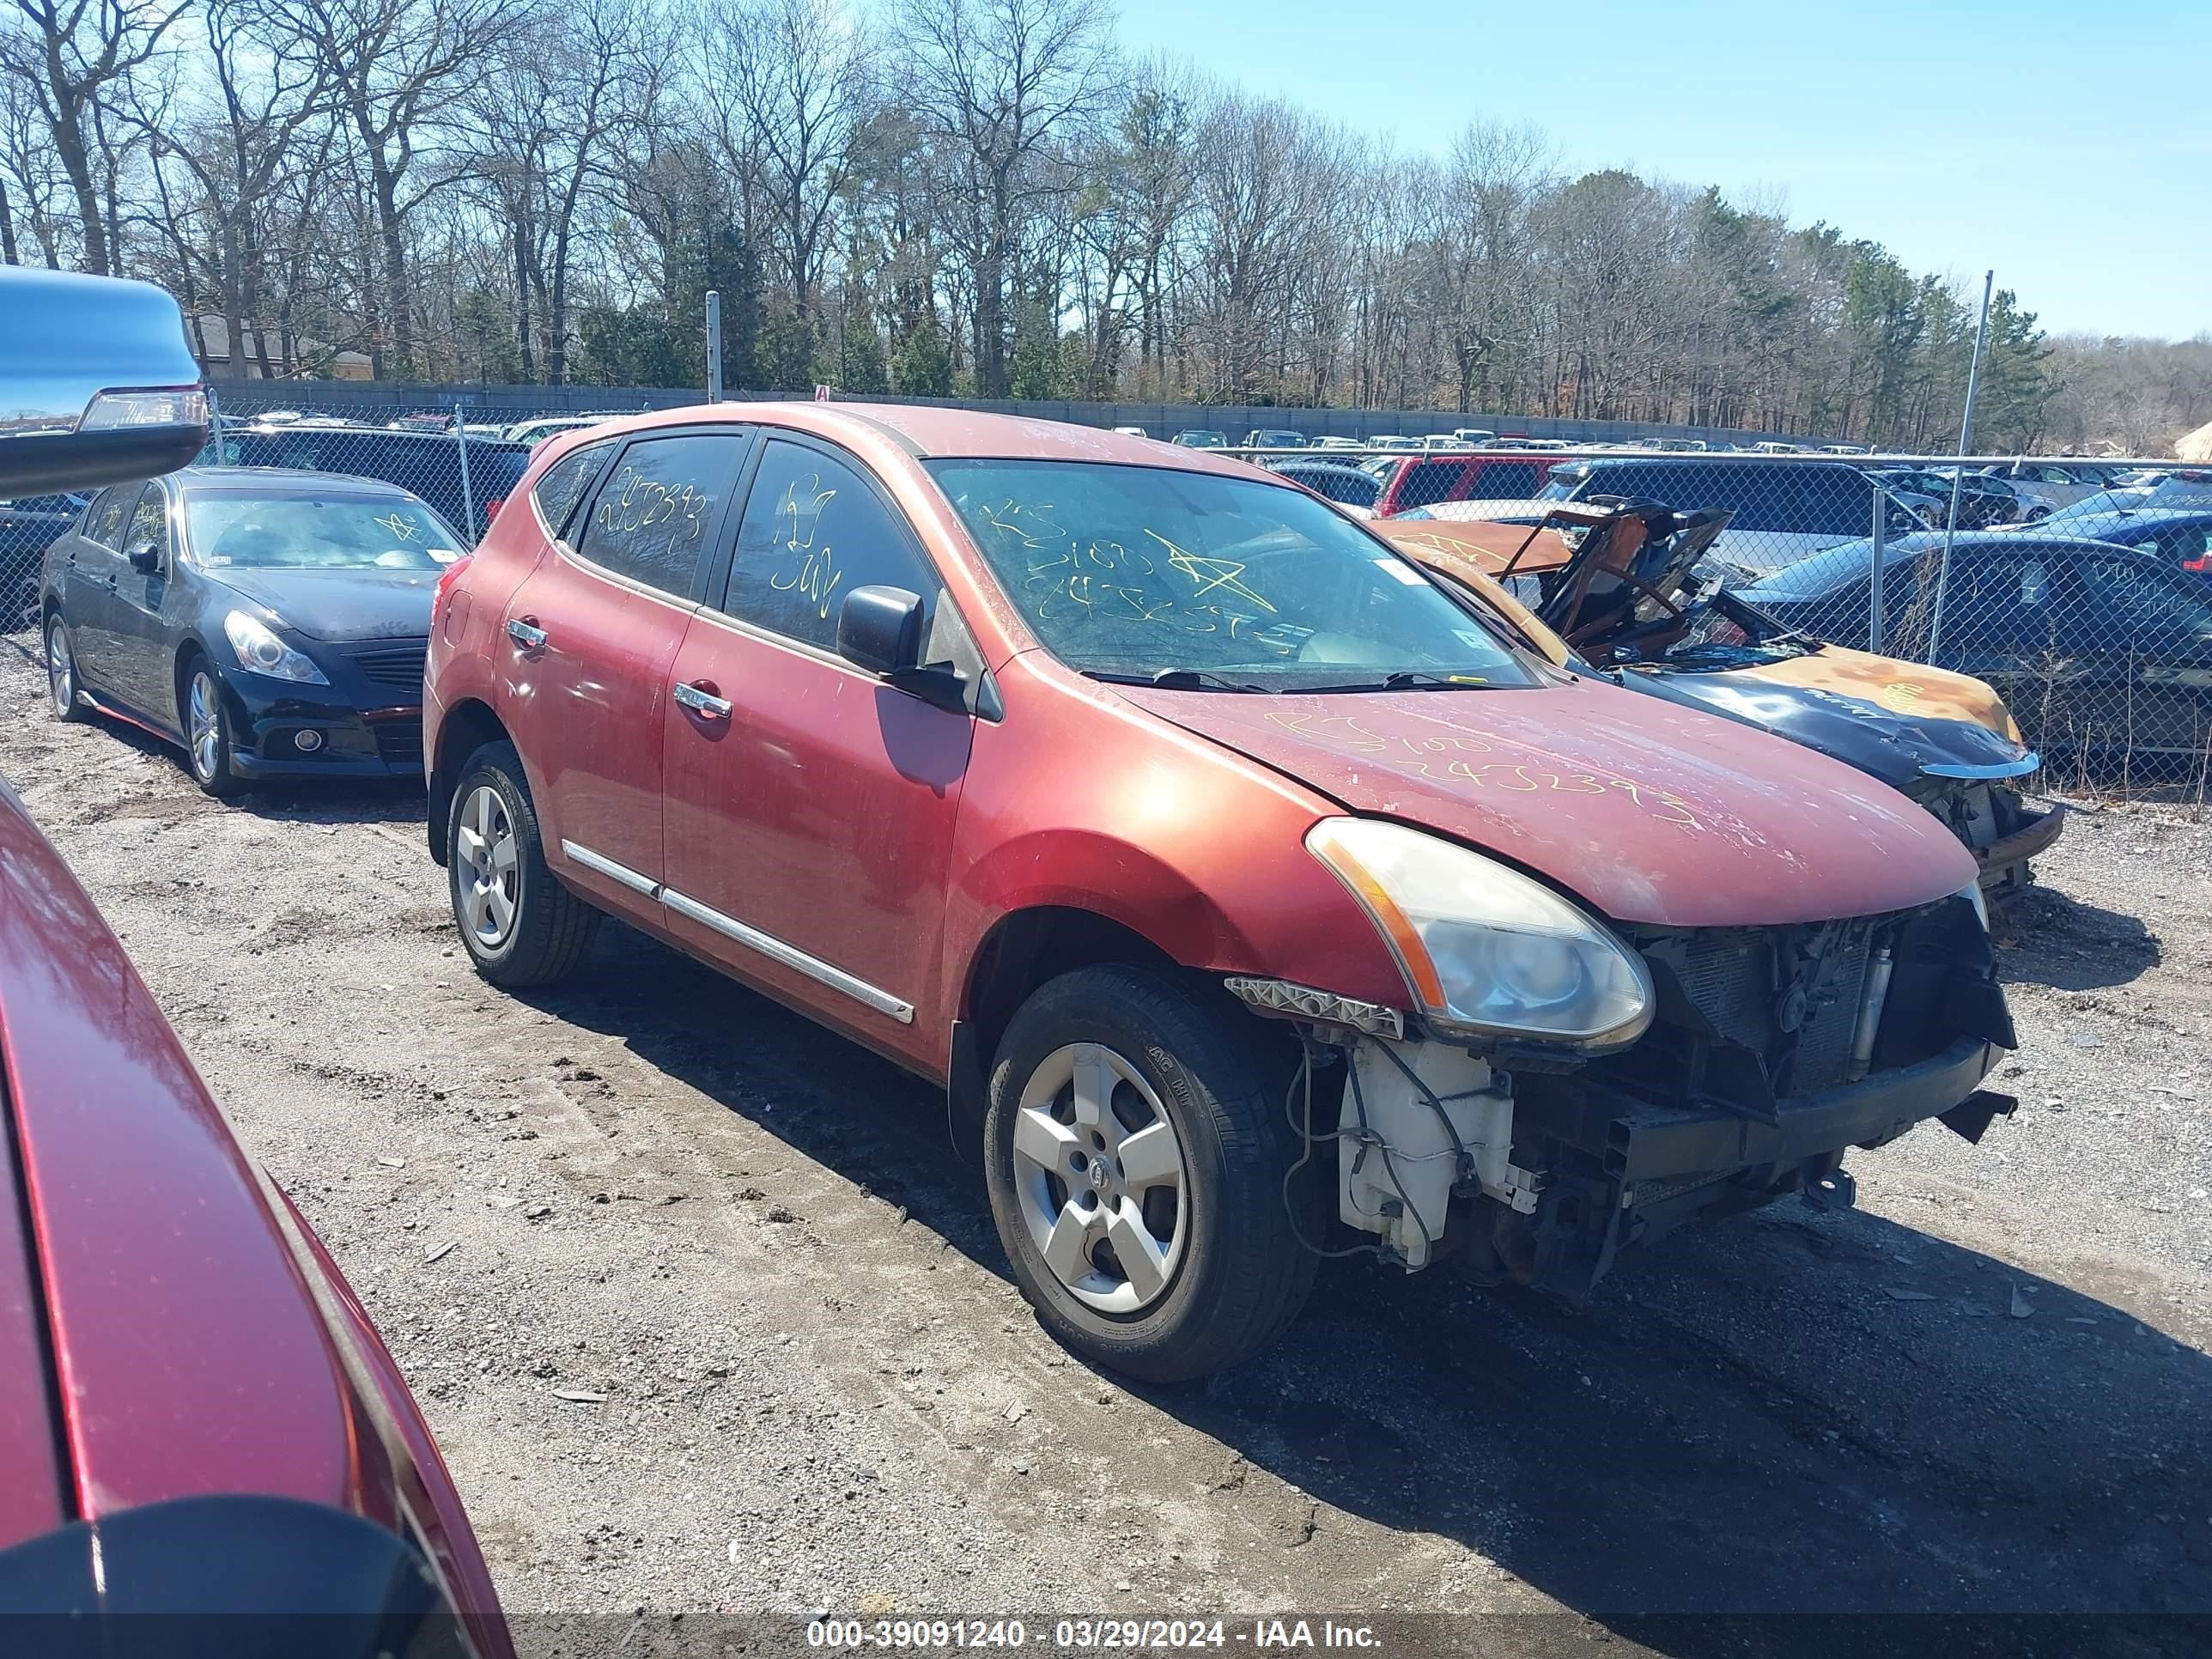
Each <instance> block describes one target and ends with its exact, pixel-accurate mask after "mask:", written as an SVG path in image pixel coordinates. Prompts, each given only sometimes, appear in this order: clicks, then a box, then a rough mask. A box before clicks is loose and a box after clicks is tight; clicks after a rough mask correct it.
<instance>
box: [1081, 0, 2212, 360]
mask: <svg viewBox="0 0 2212 1659" xmlns="http://www.w3.org/2000/svg"><path fill="white" fill-rule="evenodd" d="M1120 3H1121V19H1122V22H1121V40H1122V41H1123V43H1124V45H1125V46H1127V47H1128V48H1130V49H1132V50H1133V51H1138V52H1149V51H1155V50H1158V51H1164V52H1171V53H1173V54H1175V55H1176V56H1179V57H1182V58H1186V59H1188V60H1189V61H1191V62H1193V63H1194V64H1197V65H1198V66H1199V67H1200V68H1201V69H1203V70H1207V71H1209V72H1211V73H1212V74H1215V75H1217V76H1220V77H1221V78H1223V79H1225V80H1230V81H1234V82H1237V83H1240V84H1241V85H1243V86H1244V87H1245V88H1248V89H1249V90H1252V91H1255V92H1267V93H1272V94H1280V95H1282V96H1285V97H1287V98H1289V99H1291V100H1293V101H1294V102H1297V103H1299V104H1303V105H1304V106H1308V107H1309V108H1311V109H1313V110H1315V111H1316V112H1321V113H1323V114H1326V115H1328V116H1330V117H1333V118H1336V119H1338V120H1341V121H1343V122H1345V123H1346V124H1348V125H1353V126H1356V127H1358V128H1359V129H1361V130H1363V131H1368V132H1373V133H1378V134H1383V135H1387V136H1388V137H1390V138H1391V139H1392V141H1393V142H1394V143H1395V146H1396V147H1397V148H1398V149H1400V150H1401V152H1404V153H1408V154H1412V153H1419V152H1424V151H1426V152H1432V153H1436V154H1442V153H1443V151H1445V150H1446V149H1449V145H1450V143H1451V140H1452V138H1453V137H1454V135H1455V134H1456V133H1457V132H1458V131H1460V129H1461V128H1462V127H1463V126H1465V125H1467V123H1468V121H1470V120H1473V119H1477V118H1484V119H1491V120H1499V121H1506V122H1514V123H1518V122H1528V123H1533V124H1534V125H1538V126H1540V127H1541V128H1542V129H1543V130H1544V131H1545V132H1546V133H1547V135H1548V136H1549V137H1550V139H1551V141H1552V143H1553V145H1554V146H1555V148H1556V149H1557V151H1558V155H1559V161H1560V163H1561V165H1562V166H1563V167H1565V168H1567V169H1569V170H1571V171H1575V172H1582V171H1587V170H1589V169H1590V168H1594V167H1634V168H1635V169H1636V170H1638V172H1640V173H1644V174H1645V175H1646V176H1647V177H1660V178H1666V179H1674V180H1676V181H1678V182H1681V183H1686V184H1694V185H1706V184H1716V185H1720V186H1721V189H1722V191H1723V193H1724V194H1726V195H1727V196H1728V197H1729V198H1730V199H1731V200H1733V201H1736V202H1738V203H1740V204H1778V205H1780V206H1781V207H1782V208H1783V209H1784V210H1785V211H1786V212H1787V213H1788V214H1789V216H1790V221H1791V222H1792V223H1793V224H1804V223H1808V222H1811V221H1813V220H1815V219H1822V220H1826V221H1827V222H1829V223H1830V224H1832V225H1835V226H1837V227H1838V228H1841V229H1842V231H1843V232H1844V234H1845V235H1846V236H1850V237H1862V236H1863V237H1869V238H1871V239H1873V240H1875V241H1878V242H1881V243H1883V244H1884V245H1886V246H1887V247H1888V248H1889V249H1890V251H1891V252H1893V253H1895V254H1896V255H1897V256H1898V257H1899V258H1901V259H1903V260H1904V261H1905V264H1907V265H1909V266H1911V268H1912V269H1913V270H1919V271H1928V270H1932V271H1936V272H1940V273H1944V274H1947V275H1951V276H1958V277H1960V278H1962V279H1965V280H1967V281H1970V282H1971V283H1972V285H1973V287H1974V288H1975V289H1976V290H1977V292H1978V289H1979V287H1980V279H1981V273H1982V271H1983V270H1985V269H1989V268H1991V267H1994V268H1995V270H1996V274H1997V285H1998V286H1999V287H2001V288H2011V289H2015V290H2016V291H2017V292H2018V293H2019V295H2020V297H2021V304H2022V305H2023V306H2024V307H2026V308H2027V309H2028V310H2031V311H2033V312H2036V313H2039V317H2040V318H2041V320H2042V322H2043V325H2044V326H2045V327H2046V328H2048V329H2049V330H2051V331H2052V332H2053V333H2060V332H2068V331H2087V332H2092V333H2112V334H2145V335H2153V336H2161V337H2172V338H2186V337H2190V336H2191V335H2195V334H2197V333H2200V332H2205V331H2212V0H2193V3H2181V0H2152V3H2148V4H2140V5H2135V6H2126V7H2120V6H2093V5H2083V4H2081V3H2079V0H2076V3H2074V4H2071V5H2058V4H2054V3H2048V0H2014V3H2010V4H1997V3H1990V0H1922V3H1920V4H1917V5H1914V4H1907V3H1902V0H1858V3H1856V4H1854V5H1851V6H1850V7H1848V8H1841V7H1836V6H1832V5H1818V6H1816V5H1809V4H1803V3H1797V4H1790V3H1786V0H1785V3H1784V4H1780V5H1777V4H1773V3H1767V4H1764V5H1747V4H1739V3H1732V0H1639V3H1614V0H1568V3H1565V4H1561V5H1535V4H1528V3H1525V0H1522V3H1514V4H1503V5H1501V4H1495V3H1489V0H1458V3H1455V4H1434V3H1429V0H1395V3H1394V0H1383V3H1379V4H1371V5H1360V4H1351V3H1346V0H1269V3H1267V4H1264V5H1262V4H1255V3H1249V0H1120ZM1616 71H1617V72H1618V76H1619V80H1618V83H1617V86H1616V87H1615V88H1613V92H1612V93H1611V94H1608V91H1607V81H1608V80H1609V79H1610V78H1612V76H1613V74H1614V72H1616Z"/></svg>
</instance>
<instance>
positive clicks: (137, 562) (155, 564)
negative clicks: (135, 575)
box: [124, 541, 161, 576]
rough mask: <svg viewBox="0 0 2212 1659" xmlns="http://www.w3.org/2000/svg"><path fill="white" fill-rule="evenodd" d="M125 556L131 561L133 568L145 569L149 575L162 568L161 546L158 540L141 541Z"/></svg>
mask: <svg viewBox="0 0 2212 1659" xmlns="http://www.w3.org/2000/svg"><path fill="white" fill-rule="evenodd" d="M124 557H125V558H126V559H128V560H130V561H131V568H132V569H133V570H143V571H144V572H145V573H146V574H148V575H149V576H150V575H151V574H154V572H155V571H156V570H159V569H160V568H161V544H160V543H158V542H154V541H143V542H140V543H138V544H137V545H136V546H135V547H133V548H132V549H131V550H130V551H129V552H128V553H125V555H124Z"/></svg>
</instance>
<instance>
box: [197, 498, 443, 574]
mask: <svg viewBox="0 0 2212 1659" xmlns="http://www.w3.org/2000/svg"><path fill="white" fill-rule="evenodd" d="M185 528H186V533H187V535H188V537H189V539H190V546H191V556H192V557H193V558H194V559H195V560H196V561H197V562H199V563H200V564H201V565H203V566H205V567H207V568H210V569H220V568H224V567H237V566H257V567H270V566H278V567H283V568H305V569H319V570H438V569H442V568H444V567H445V566H447V565H449V564H451V563H452V562H453V561H454V560H455V559H456V558H458V557H459V556H460V555H459V550H460V548H461V546H462V545H463V544H462V542H461V540H460V538H459V537H458V536H456V535H455V534H454V532H453V530H452V529H451V528H450V527H449V526H447V523H446V521H445V520H443V519H441V518H440V517H439V516H438V515H437V514H436V513H433V512H432V511H431V510H430V509H429V508H428V507H425V506H423V505H422V502H420V501H415V500H413V499H412V498H410V497H409V496H405V495H365V494H361V493H357V492H354V491H348V492H347V493H345V494H343V495H323V496H318V495H295V494H290V493H287V494H285V495H245V494H242V493H237V492H228V491H226V492H222V493H215V494H209V495H191V496H188V497H187V498H186V500H185Z"/></svg>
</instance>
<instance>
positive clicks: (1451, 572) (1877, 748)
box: [1375, 502, 2038, 786]
mask: <svg viewBox="0 0 2212 1659" xmlns="http://www.w3.org/2000/svg"><path fill="white" fill-rule="evenodd" d="M1555 517H1556V518H1558V519H1559V520H1563V521H1565V523H1566V525H1567V526H1568V528H1569V530H1570V531H1572V530H1573V529H1574V528H1575V527H1577V526H1582V527H1583V529H1584V533H1583V536H1582V539H1581V543H1580V545H1579V546H1577V545H1575V544H1572V543H1571V542H1569V541H1568V540H1567V539H1565V537H1564V536H1563V535H1562V534H1561V533H1560V530H1559V528H1558V527H1557V526H1539V527H1537V528H1535V529H1534V530H1533V531H1532V529H1531V528H1530V527H1529V526H1526V525H1513V524H1498V523H1475V522H1467V521H1434V522H1422V521H1419V520H1412V521H1407V520H1386V521H1384V522H1382V523H1379V524H1377V525H1376V526H1375V528H1376V531H1377V532H1380V533H1382V534H1383V535H1384V536H1386V537H1387V538H1389V540H1390V541H1391V542H1393V543H1394V544H1396V545H1397V546H1399V547H1400V548H1401V549H1402V550H1404V551H1405V553H1406V555H1407V557H1409V558H1411V559H1413V560H1414V561H1415V562H1418V563H1420V564H1423V565H1425V566H1426V567H1427V568H1430V569H1431V570H1434V571H1437V572H1439V573H1441V574H1444V575H1446V576H1449V577H1451V578H1453V579H1454V580H1457V581H1458V582H1459V583H1461V584H1462V586H1468V587H1472V588H1474V590H1475V591H1476V592H1478V593H1480V595H1481V596H1482V597H1483V598H1484V599H1486V600H1488V601H1489V602H1490V603H1491V604H1492V605H1496V606H1497V607H1498V609H1500V610H1502V611H1504V612H1505V614H1506V615H1507V616H1508V617H1510V619H1511V620H1512V621H1513V622H1514V623H1516V625H1517V626H1519V627H1520V629H1521V630H1522V633H1523V634H1525V635H1528V637H1529V638H1530V640H1531V641H1532V642H1533V643H1534V645H1535V646H1536V647H1537V649H1538V650H1539V651H1541V653H1543V654H1544V655H1546V656H1547V657H1549V658H1550V659H1552V660H1553V662H1555V663H1560V664H1565V663H1566V662H1568V661H1570V660H1571V659H1572V657H1573V655H1574V653H1576V652H1577V651H1580V652H1582V653H1586V654H1587V655H1589V656H1590V657H1592V658H1594V659H1596V660H1598V661H1600V662H1604V661H1607V659H1609V658H1612V657H1614V656H1615V655H1616V654H1618V655H1626V656H1628V657H1630V658H1631V660H1628V661H1626V662H1625V663H1623V664H1622V665H1620V668H1618V669H1617V670H1616V672H1618V674H1619V676H1620V682H1621V683H1622V684H1625V685H1626V686H1628V687H1629V688H1630V689H1632V690H1638V691H1644V692H1647V693H1649V694H1650V695H1652V696H1657V697H1660V698H1662V700H1664V701H1667V702H1672V703H1674V704H1675V705H1677V706H1678V707H1684V708H1699V709H1702V710H1704V711H1705V712H1706V713H1708V714H1717V715H1719V716H1720V717H1721V718H1723V719H1724V720H1734V721H1735V722H1736V723H1738V724H1739V725H1744V726H1755V727H1757V728H1758V729H1759V730H1761V731H1766V732H1774V733H1776V734H1777V735H1778V736H1781V737H1784V738H1789V739H1790V740H1791V741H1792V742H1795V743H1800V744H1804V745H1806V746H1807V747H1808V748H1811V749H1815V750H1819V751H1820V753H1822V754H1824V755H1828V756H1831V757H1833V758H1835V759H1837V760H1840V761H1842V762H1844V763H1845V764H1846V765H1850V766H1853V767H1856V768H1857V769H1859V770H1861V771H1863V772H1867V773H1869V774H1871V775H1873V776H1875V777H1877V778H1880V779H1881V780H1882V781H1884V782H1885V783H1888V784H1892V785H1895V786H1903V785H1905V784H1908V783H1911V782H1912V781H1914V780H1916V779H1917V778H1920V777H1923V776H1938V777H1944V776H1949V777H1959V776H1964V777H1987V778H2001V777H2015V776H2020V775H2024V774H2026V773H2028V772H2032V771H2033V770H2034V769H2035V768H2036V766H2037V764H2038V760H2037V757H2035V756H2034V755H2033V754H2032V753H2031V752H2030V751H2029V750H2027V747H2026V746H2025V745H2024V744H2022V743H2021V737H2020V730H2019V728H2018V726H2015V724H2014V721H2013V719H2012V716H2011V714H2010V713H2009V712H2008V710H2007V709H2006V708H2005V706H2004V702H2003V701H2002V699H2001V698H2000V697H1998V696H1997V695H1996V692H1995V691H1993V690H1990V687H1989V686H1987V685H1986V684H1984V683H1983V682H1981V681H1980V680H1978V679H1974V678H1970V677H1969V676H1967V675H1965V674H1957V673H1953V672H1951V671H1948V670H1947V669H1942V668H1931V667H1928V666H1926V665H1922V664H1919V663H1911V662H1905V661H1901V660H1899V659H1896V658H1892V657H1881V656H1876V655H1874V654H1873V653H1869V652H1864V651H1853V650H1850V649H1847V648H1846V647H1842V646H1837V645H1829V644H1826V643H1825V642H1822V641H1815V640H1812V639H1809V638H1808V637H1806V636H1804V635H1796V634H1792V633H1790V631H1789V630H1788V629H1784V628H1783V627H1782V626H1781V625H1780V624H1779V623H1775V622H1773V621H1772V620H1771V619H1770V618H1768V617H1766V616H1765V614H1764V613H1763V612H1761V611H1759V610H1757V609H1756V608H1755V607H1753V606H1752V605H1747V604H1745V603H1744V602H1743V601H1741V600H1740V599H1735V597H1733V596H1732V595H1729V594H1726V593H1720V594H1716V595H1713V596H1712V597H1711V599H1708V600H1705V601H1701V602H1700V601H1692V602H1691V605H1690V606H1689V607H1687V608H1690V609H1694V607H1695V605H1697V604H1699V603H1703V604H1705V605H1709V606H1710V607H1711V610H1712V611H1713V612H1714V613H1715V618H1716V620H1717V621H1720V622H1723V623H1727V624H1729V631H1730V632H1732V633H1733V634H1734V635H1735V636H1736V637H1737V638H1738V639H1739V640H1740V641H1741V643H1740V644H1735V645H1718V644H1681V645H1676V644H1674V643H1673V639H1674V637H1675V636H1678V635H1680V634H1681V633H1682V632H1684V631H1686V630H1685V626H1684V623H1683V622H1682V620H1681V619H1680V617H1679V616H1677V617H1669V616H1668V611H1670V610H1673V609H1674V608H1675V607H1681V606H1683V605H1684V602H1685V598H1686V592H1687V590H1688V589H1689V587H1690V586H1691V585H1692V570H1693V568H1695V567H1696V565H1697V563H1698V562H1699V559H1700V558H1701V557H1702V556H1704V554H1705V551H1706V550H1708V549H1709V548H1710V547H1711V544H1712V541H1713V539H1714V538H1715V537H1717V535H1718V534H1719V533H1720V532H1721V531H1722V530H1723V529H1724V528H1725V527H1726V526H1727V523H1728V520H1727V517H1726V516H1725V515H1723V514H1710V513H1708V514H1678V513H1673V512H1672V511H1671V509H1668V508H1665V507H1658V506H1656V505H1655V504H1653V503H1649V502H1631V503H1626V504H1625V505H1623V506H1621V507H1619V508H1617V509H1616V508H1614V507H1587V508H1586V507H1583V504H1582V503H1574V504H1572V505H1571V506H1570V507H1565V508H1562V509H1559V512H1558V513H1555ZM1647 531H1648V532H1651V533H1646V532H1647ZM1623 573H1626V575H1624V574H1623ZM1628 576H1633V577H1634V578H1636V579H1637V580H1634V581H1632V580H1628V579H1627V577H1628ZM1501 577H1504V578H1505V579H1507V580H1512V581H1514V582H1515V585H1516V586H1521V587H1524V588H1525V587H1526V586H1528V579H1533V580H1534V581H1535V582H1537V583H1539V584H1541V588H1542V597H1541V600H1539V602H1538V603H1536V604H1535V605H1533V606H1531V605H1524V604H1523V603H1522V596H1516V594H1515V593H1514V592H1512V591H1511V590H1510V589H1509V588H1507V587H1506V586H1504V582H1503V581H1501V580H1498V579H1499V578H1501ZM1639 584H1640V586H1639ZM1653 593H1656V594H1657V595H1658V596H1660V597H1661V598H1662V599H1664V600H1665V601H1666V603H1665V604H1664V605H1659V604H1656V603H1655V602H1654V601H1653V600H1652V599H1650V597H1648V595H1650V594H1653ZM1525 597H1527V598H1531V599H1533V598H1534V597H1535V596H1534V594H1528V595H1526V596H1525ZM1655 615H1656V623H1655V621H1654V617H1655ZM1555 630H1559V631H1555ZM1562 632H1565V635H1566V637H1565V638H1563V637H1561V634H1562ZM1639 639H1642V640H1645V641H1650V643H1649V644H1648V645H1645V646H1644V647H1642V648H1641V649H1640V650H1639V645H1638V641H1639ZM1570 641H1571V642H1570ZM1637 655H1644V656H1646V657H1648V658H1650V659H1649V660H1640V661H1639V660H1634V659H1633V658H1634V657H1635V656H1637Z"/></svg>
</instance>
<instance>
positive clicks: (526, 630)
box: [507, 617, 545, 651]
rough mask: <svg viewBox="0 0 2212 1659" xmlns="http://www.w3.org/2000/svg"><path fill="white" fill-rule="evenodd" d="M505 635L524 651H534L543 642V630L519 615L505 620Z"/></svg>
mask: <svg viewBox="0 0 2212 1659" xmlns="http://www.w3.org/2000/svg"><path fill="white" fill-rule="evenodd" d="M507 638H509V639H510V640H513V641H514V642H515V643H516V644H517V645H519V646H520V647H522V648H523V649H524V650H525V651H535V650H538V648H539V647H542V646H543V645H544V643H545V630H544V629H542V628H539V627H538V626H536V625H535V624H534V623H530V622H528V621H526V620H525V619H524V618H522V617H510V618H509V619H508V620H507Z"/></svg>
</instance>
